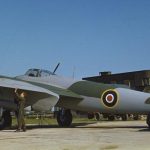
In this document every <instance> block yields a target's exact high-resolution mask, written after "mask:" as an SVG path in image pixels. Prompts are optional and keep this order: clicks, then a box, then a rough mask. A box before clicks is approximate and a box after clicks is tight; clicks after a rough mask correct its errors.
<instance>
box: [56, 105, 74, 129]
mask: <svg viewBox="0 0 150 150" xmlns="http://www.w3.org/2000/svg"><path fill="white" fill-rule="evenodd" d="M57 122H58V125H59V126H60V127H69V126H70V125H71V123H72V114H71V111H70V110H69V109H64V108H63V109H61V110H59V112H58V114H57Z"/></svg>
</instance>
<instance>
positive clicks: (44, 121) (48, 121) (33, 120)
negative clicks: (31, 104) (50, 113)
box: [12, 117, 97, 125]
mask: <svg viewBox="0 0 150 150" xmlns="http://www.w3.org/2000/svg"><path fill="white" fill-rule="evenodd" d="M25 122H26V124H36V125H58V123H57V119H56V118H48V117H41V118H37V117H25ZM95 122H97V121H96V120H95V119H91V120H89V119H87V118H76V117H75V118H73V121H72V123H73V124H78V123H79V124H80V123H81V124H83V123H85V124H88V123H95ZM16 124H17V121H16V118H15V117H12V125H16Z"/></svg>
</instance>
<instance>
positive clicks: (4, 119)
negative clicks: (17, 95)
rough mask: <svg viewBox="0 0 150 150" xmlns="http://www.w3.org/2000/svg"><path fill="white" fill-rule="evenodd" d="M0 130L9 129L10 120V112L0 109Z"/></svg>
mask: <svg viewBox="0 0 150 150" xmlns="http://www.w3.org/2000/svg"><path fill="white" fill-rule="evenodd" d="M0 114H1V115H0V130H2V129H4V128H9V127H11V124H12V118H11V115H10V111H8V110H3V109H2V108H0Z"/></svg>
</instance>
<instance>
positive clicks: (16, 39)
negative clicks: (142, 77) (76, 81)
mask: <svg viewBox="0 0 150 150" xmlns="http://www.w3.org/2000/svg"><path fill="white" fill-rule="evenodd" d="M58 62H60V64H61V65H60V67H59V69H58V71H57V74H59V75H62V76H68V77H72V76H73V75H74V76H75V78H82V77H87V76H95V75H98V74H99V72H101V71H112V73H120V72H128V71H136V70H149V69H150V1H149V0H125V1H124V0H13V1H12V0H0V74H2V75H6V76H16V75H21V74H24V73H25V72H26V71H27V70H28V69H29V68H42V69H47V70H51V71H53V69H54V68H55V66H56V65H57V63H58Z"/></svg>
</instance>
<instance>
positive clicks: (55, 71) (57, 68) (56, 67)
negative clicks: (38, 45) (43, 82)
mask: <svg viewBox="0 0 150 150" xmlns="http://www.w3.org/2000/svg"><path fill="white" fill-rule="evenodd" d="M59 65H60V63H58V64H57V66H56V67H55V69H54V71H53V74H55V72H56V71H57V69H58V67H59Z"/></svg>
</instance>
